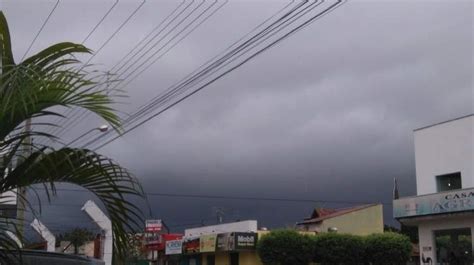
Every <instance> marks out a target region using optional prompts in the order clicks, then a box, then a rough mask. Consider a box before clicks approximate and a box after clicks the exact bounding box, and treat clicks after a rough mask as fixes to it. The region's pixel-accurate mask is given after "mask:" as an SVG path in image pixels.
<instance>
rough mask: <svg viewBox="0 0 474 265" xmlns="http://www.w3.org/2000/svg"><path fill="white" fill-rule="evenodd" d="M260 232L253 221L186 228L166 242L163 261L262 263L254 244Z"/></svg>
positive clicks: (199, 264)
mask: <svg viewBox="0 0 474 265" xmlns="http://www.w3.org/2000/svg"><path fill="white" fill-rule="evenodd" d="M263 233H265V231H258V230H257V221H254V220H248V221H242V222H234V223H225V224H218V225H211V226H203V227H197V228H190V229H186V230H185V232H184V238H183V239H182V240H171V241H168V242H167V243H166V250H165V254H166V256H167V258H166V260H167V264H169V265H174V264H180V265H262V263H261V261H260V258H259V257H258V255H257V252H256V247H257V241H258V238H259V236H261V235H262V234H263Z"/></svg>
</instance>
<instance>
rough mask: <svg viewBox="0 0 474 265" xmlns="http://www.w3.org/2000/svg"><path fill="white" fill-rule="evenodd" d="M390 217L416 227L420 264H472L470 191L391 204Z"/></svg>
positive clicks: (473, 193) (473, 232)
mask: <svg viewBox="0 0 474 265" xmlns="http://www.w3.org/2000/svg"><path fill="white" fill-rule="evenodd" d="M394 216H395V218H396V219H397V220H399V221H400V222H401V223H403V224H404V225H408V226H417V227H418V233H419V241H420V256H421V262H422V264H423V263H425V264H436V265H438V264H439V265H472V264H474V256H473V252H474V245H473V242H474V240H473V235H474V188H470V189H460V190H452V191H446V192H440V193H435V194H428V195H421V196H414V197H407V198H401V199H398V200H394Z"/></svg>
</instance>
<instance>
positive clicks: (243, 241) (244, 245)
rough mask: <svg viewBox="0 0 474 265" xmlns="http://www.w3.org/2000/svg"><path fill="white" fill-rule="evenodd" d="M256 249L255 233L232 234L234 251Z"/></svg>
mask: <svg viewBox="0 0 474 265" xmlns="http://www.w3.org/2000/svg"><path fill="white" fill-rule="evenodd" d="M256 247H257V234H256V233H237V232H236V233H234V250H252V249H255V248H256Z"/></svg>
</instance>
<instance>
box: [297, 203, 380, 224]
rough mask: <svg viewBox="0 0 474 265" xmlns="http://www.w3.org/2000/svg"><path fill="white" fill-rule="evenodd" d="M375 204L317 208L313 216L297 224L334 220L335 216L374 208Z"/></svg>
mask: <svg viewBox="0 0 474 265" xmlns="http://www.w3.org/2000/svg"><path fill="white" fill-rule="evenodd" d="M376 205H377V204H375V203H373V204H366V205H359V206H355V207H350V208H343V209H327V208H319V209H315V210H314V211H313V214H312V215H311V217H310V218H308V219H305V220H304V221H303V222H300V223H298V224H299V225H300V224H313V223H319V222H322V221H324V220H326V219H330V218H334V217H337V216H341V215H344V214H348V213H352V212H355V211H359V210H363V209H366V208H369V207H372V206H376Z"/></svg>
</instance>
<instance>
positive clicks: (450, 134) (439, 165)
mask: <svg viewBox="0 0 474 265" xmlns="http://www.w3.org/2000/svg"><path fill="white" fill-rule="evenodd" d="M415 159H416V182H417V194H418V195H423V194H430V193H436V192H437V187H436V176H438V175H443V174H448V173H453V172H461V177H462V187H463V189H464V188H472V187H474V174H473V173H474V171H473V164H474V115H470V116H467V117H464V118H461V119H457V120H453V121H450V122H446V123H441V124H438V125H435V126H432V127H428V128H424V129H419V130H416V131H415Z"/></svg>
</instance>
